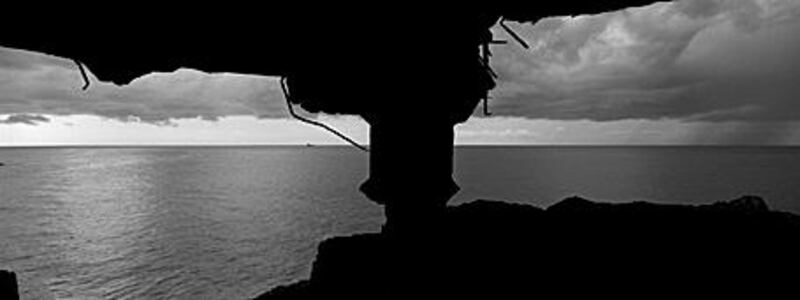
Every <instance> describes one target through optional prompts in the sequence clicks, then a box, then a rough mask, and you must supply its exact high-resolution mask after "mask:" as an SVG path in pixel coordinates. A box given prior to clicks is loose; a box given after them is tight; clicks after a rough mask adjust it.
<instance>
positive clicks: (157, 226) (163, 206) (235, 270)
mask: <svg viewBox="0 0 800 300" xmlns="http://www.w3.org/2000/svg"><path fill="white" fill-rule="evenodd" d="M0 162H3V163H5V166H0V269H7V270H13V271H15V272H17V275H18V280H19V281H20V291H21V293H22V297H23V299H249V298H252V297H255V296H257V295H258V294H260V293H262V292H264V291H266V290H268V289H270V288H273V287H275V286H277V285H282V284H287V283H291V282H293V281H296V280H299V279H302V278H304V277H306V276H308V274H309V272H310V268H311V263H312V262H313V259H314V256H315V254H316V245H317V243H318V242H319V241H321V240H323V239H325V238H326V237H330V236H337V235H349V234H355V233H361V232H375V231H379V230H380V226H381V224H382V222H383V221H384V218H383V215H382V211H381V207H380V206H377V205H374V204H372V203H371V202H370V201H369V200H367V199H366V198H365V197H364V196H363V195H361V194H360V193H359V191H358V185H359V184H360V183H361V182H362V181H363V180H364V179H365V178H366V176H367V167H368V165H367V162H368V156H367V154H366V153H363V152H360V151H358V150H357V149H354V148H349V147H293V146H276V147H150V148H125V147H120V148H96V147H83V148H81V147H78V148H0ZM455 165H456V172H455V178H456V180H457V182H458V183H459V184H460V186H461V188H462V189H461V191H460V192H459V194H457V195H456V197H454V199H453V200H452V201H451V202H450V203H451V204H452V205H458V204H459V203H464V202H468V201H472V200H475V199H493V200H503V201H511V202H519V203H528V204H532V205H536V206H540V207H546V206H549V205H551V204H553V203H555V202H557V201H559V200H561V199H563V198H565V197H568V196H573V195H579V196H583V197H586V198H589V199H593V200H600V201H608V202H626V201H637V200H647V201H652V202H658V203H680V204H703V203H711V202H714V201H721V200H730V199H734V198H736V197H739V196H742V195H759V196H762V197H764V198H765V199H766V200H767V203H768V204H769V205H770V206H771V207H772V208H773V209H778V210H784V211H790V212H794V213H800V187H798V185H797V182H800V148H793V147H555V146H554V147H499V146H498V147H488V146H487V147H459V148H457V150H456V157H455Z"/></svg>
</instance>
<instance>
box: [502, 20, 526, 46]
mask: <svg viewBox="0 0 800 300" xmlns="http://www.w3.org/2000/svg"><path fill="white" fill-rule="evenodd" d="M504 21H505V20H502V19H501V20H500V27H503V29H504V30H505V31H506V32H507V33H508V34H509V35H510V36H511V37H513V38H514V39H515V40H516V41H517V43H519V44H520V45H522V48H525V49H530V48H531V47H530V46H528V43H526V42H525V40H524V39H522V37H520V36H519V35H518V34H517V33H516V32H514V31H513V30H511V28H509V27H508V26H506V24H505V23H503V22H504Z"/></svg>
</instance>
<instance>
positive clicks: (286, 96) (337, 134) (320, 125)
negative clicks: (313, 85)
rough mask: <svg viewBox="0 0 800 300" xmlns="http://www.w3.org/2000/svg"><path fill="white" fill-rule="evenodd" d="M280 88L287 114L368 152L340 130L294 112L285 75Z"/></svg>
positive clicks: (367, 150)
mask: <svg viewBox="0 0 800 300" xmlns="http://www.w3.org/2000/svg"><path fill="white" fill-rule="evenodd" d="M281 89H282V90H283V97H284V98H286V106H287V107H288V108H289V114H290V115H292V117H294V118H295V119H298V120H300V121H302V122H304V123H308V124H311V125H314V126H318V127H322V128H323V129H325V130H327V131H329V132H331V133H333V134H335V135H336V136H338V137H339V138H341V139H343V140H345V141H347V142H348V143H350V144H351V145H353V146H354V147H356V148H358V149H361V150H362V151H364V152H369V149H368V148H367V147H365V146H363V145H361V144H359V143H357V142H356V141H354V140H353V139H351V138H349V137H347V136H346V135H344V134H342V133H341V132H339V131H337V130H336V129H333V128H332V127H330V126H328V125H326V124H324V123H320V122H317V121H314V120H311V119H307V118H304V117H301V116H300V115H298V114H297V113H295V112H294V108H293V107H292V101H291V96H290V94H289V90H288V89H287V88H286V77H281Z"/></svg>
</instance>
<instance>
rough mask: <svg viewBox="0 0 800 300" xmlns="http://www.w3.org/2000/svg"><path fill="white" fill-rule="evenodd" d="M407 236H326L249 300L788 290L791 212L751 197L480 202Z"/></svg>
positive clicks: (795, 226) (798, 220)
mask: <svg viewBox="0 0 800 300" xmlns="http://www.w3.org/2000/svg"><path fill="white" fill-rule="evenodd" d="M439 226H440V227H439V228H436V229H432V230H431V231H429V232H427V233H420V234H419V235H417V236H414V237H402V236H400V237H398V236H394V235H387V234H385V233H377V234H363V235H356V236H351V237H336V238H332V239H329V240H326V241H324V242H323V243H322V244H320V246H319V248H318V255H317V259H316V261H315V262H314V265H313V271H312V273H311V277H310V279H308V280H304V281H301V282H298V283H295V284H293V285H289V286H283V287H279V288H276V289H274V290H272V291H270V292H268V293H266V294H264V295H262V296H260V297H259V298H257V299H283V298H293V297H319V298H330V299H336V298H339V297H373V298H381V297H398V296H400V297H412V296H416V297H422V296H425V297H427V296H444V297H450V298H452V297H475V296H479V297H481V296H483V297H492V298H509V297H513V298H520V297H531V296H549V295H553V296H559V297H569V296H581V297H587V296H588V297H599V296H623V295H624V296H637V297H641V298H649V297H653V296H665V295H674V296H680V295H683V296H685V295H690V294H692V295H700V294H697V293H699V292H705V293H713V294H715V295H718V296H719V295H725V294H728V293H734V294H735V293H739V292H745V291H749V292H763V291H766V290H772V291H777V290H782V289H783V290H791V288H792V287H793V284H794V283H793V281H794V275H791V273H786V271H788V270H796V268H797V267H798V266H800V264H798V253H800V252H798V250H800V247H798V245H797V241H798V237H800V216H797V215H793V214H789V213H783V212H776V211H771V210H769V209H768V208H767V206H766V203H765V202H764V201H763V200H762V199H761V198H759V197H754V196H747V197H742V198H739V199H736V200H732V201H728V202H717V203H714V204H709V205H700V206H687V205H664V204H653V203H646V202H634V203H625V204H608V203H597V202H592V201H589V200H586V199H582V198H578V197H573V198H568V199H565V200H563V201H561V202H559V203H557V204H554V205H552V206H550V207H548V208H547V209H540V208H537V207H533V206H529V205H522V204H510V203H504V202H495V201H486V200H480V201H475V202H472V203H467V204H463V205H460V206H457V207H450V208H448V209H447V211H446V213H445V217H444V218H443V219H442V221H441V223H440V224H439Z"/></svg>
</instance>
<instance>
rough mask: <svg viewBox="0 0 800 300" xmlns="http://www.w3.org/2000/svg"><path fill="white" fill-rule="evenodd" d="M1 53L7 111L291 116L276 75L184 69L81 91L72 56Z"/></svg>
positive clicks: (140, 116) (0, 83) (138, 116)
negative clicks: (68, 58)
mask: <svg viewBox="0 0 800 300" xmlns="http://www.w3.org/2000/svg"><path fill="white" fill-rule="evenodd" d="M0 51H2V52H0V62H2V63H0V113H3V114H22V113H28V114H47V115H77V114H89V115H97V116H101V117H106V118H110V119H115V120H120V121H137V122H146V123H152V124H160V125H169V124H171V120H177V119H193V118H200V119H203V120H209V121H214V120H217V119H219V118H221V117H226V116H234V115H249V116H257V117H260V118H281V117H286V116H287V114H286V113H285V109H286V108H285V107H284V100H283V96H282V93H281V92H280V88H279V85H278V81H277V79H276V78H269V77H259V76H245V75H235V74H215V75H211V74H206V73H203V72H199V71H194V70H188V69H182V70H178V71H176V72H174V73H154V74H150V75H147V76H144V77H141V78H139V79H137V80H134V81H133V82H132V83H131V84H129V85H127V86H123V87H119V86H115V85H112V84H107V83H102V82H99V81H97V80H96V79H94V78H93V77H92V78H90V79H92V85H91V87H90V88H89V89H88V90H87V91H82V90H81V89H80V87H81V86H82V85H83V81H82V78H81V76H80V72H79V71H78V69H77V66H75V65H74V64H72V63H71V62H70V61H68V60H63V59H42V58H41V57H40V55H38V54H33V53H30V52H23V51H17V50H9V49H3V48H0ZM9 53H11V54H9ZM90 77H91V76H90Z"/></svg>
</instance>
